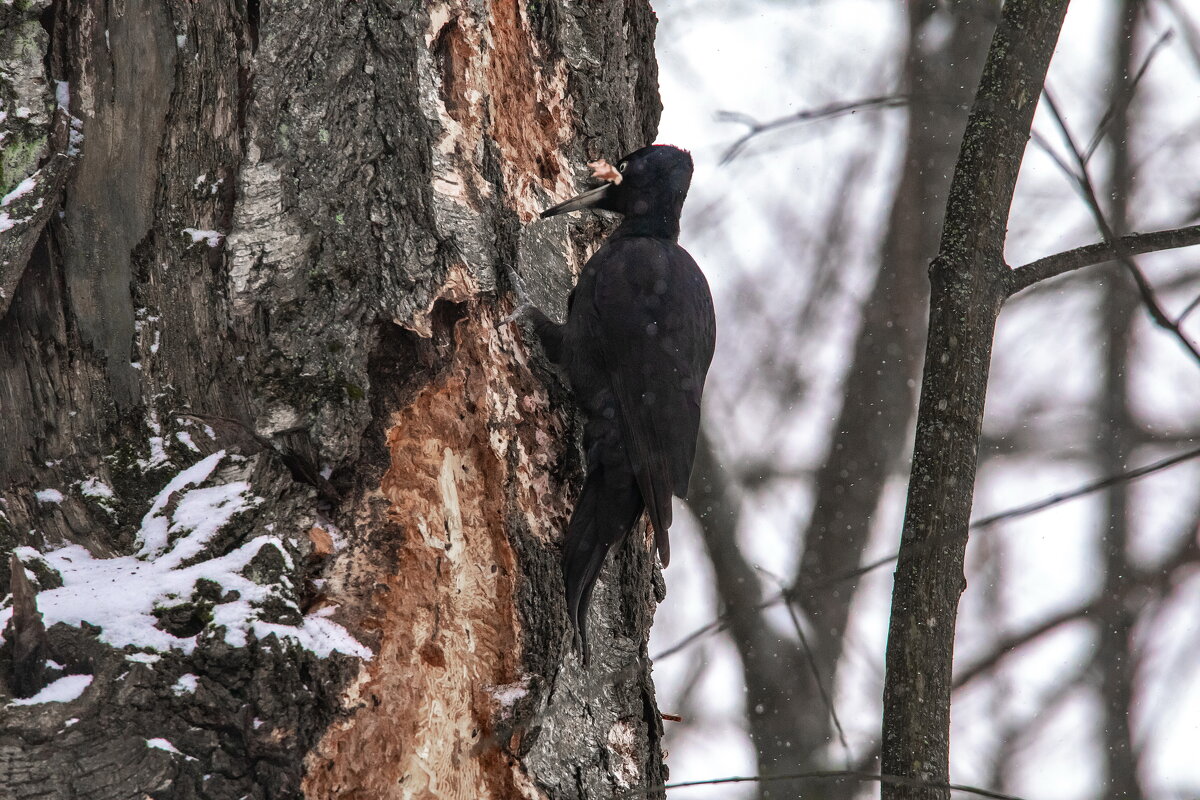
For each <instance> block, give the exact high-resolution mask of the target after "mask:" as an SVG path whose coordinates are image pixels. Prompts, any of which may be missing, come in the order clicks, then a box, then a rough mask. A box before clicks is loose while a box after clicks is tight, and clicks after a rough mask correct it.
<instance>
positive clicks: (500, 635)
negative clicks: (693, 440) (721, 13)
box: [0, 0, 665, 799]
mask: <svg viewBox="0 0 1200 800" xmlns="http://www.w3.org/2000/svg"><path fill="white" fill-rule="evenodd" d="M654 24H655V23H654V17H653V13H652V12H651V11H650V9H649V6H648V4H647V3H645V2H644V1H643V0H627V1H626V2H621V3H611V4H602V5H597V4H593V3H587V2H583V0H574V1H570V0H569V1H568V2H564V3H556V4H548V3H534V2H530V3H518V2H515V0H514V2H507V1H506V0H493V2H489V3H465V2H453V3H441V4H407V5H404V6H403V8H401V7H400V6H396V5H395V4H388V3H381V2H377V1H376V0H364V2H358V3H341V4H336V5H335V6H331V5H329V4H314V3H306V2H294V3H283V4H267V3H262V2H260V0H246V1H245V2H240V1H238V0H235V1H234V2H230V3H216V2H204V3H190V2H182V1H181V0H172V2H169V3H155V2H149V0H126V2H124V3H114V2H108V1H106V0H89V1H88V2H73V3H72V2H66V1H65V0H56V2H53V3H51V2H48V0H31V2H28V3H16V4H13V5H3V6H0V59H2V60H3V64H2V65H0V66H2V67H3V70H2V71H0V98H2V99H3V102H4V103H5V106H4V110H6V111H7V112H8V115H7V117H6V118H5V119H4V120H3V121H2V122H0V125H2V126H3V129H4V132H5V134H6V136H5V138H4V140H3V142H2V145H0V146H3V148H4V150H3V174H2V175H0V178H2V185H0V190H2V192H3V193H4V194H5V195H6V197H5V206H4V208H3V213H4V216H3V217H0V220H3V222H0V227H4V228H5V230H4V231H3V232H0V290H2V292H3V294H0V317H2V318H0V328H2V330H0V441H2V442H4V447H3V449H0V551H2V552H3V553H5V554H6V557H5V559H4V560H5V561H7V560H8V559H7V554H8V553H9V552H15V553H16V555H17V556H18V557H19V559H20V560H21V562H22V563H23V564H24V568H25V570H24V571H25V576H26V577H28V579H29V582H30V584H31V585H32V589H33V592H34V594H33V595H32V596H33V600H34V602H35V604H36V607H35V608H29V607H27V606H28V604H27V603H22V604H20V605H21V609H13V610H11V611H10V610H8V609H6V610H4V611H3V612H0V613H2V615H3V616H0V626H2V625H7V626H8V627H7V628H6V632H5V643H4V646H3V648H0V677H2V678H3V680H4V684H5V686H4V687H0V692H2V693H3V695H7V696H2V695H0V702H4V703H8V705H6V706H5V707H4V708H3V711H2V714H0V787H3V791H0V797H8V796H14V797H17V796H19V797H24V796H33V795H36V796H39V797H47V798H75V797H78V798H89V799H92V798H118V797H119V798H126V797H131V796H138V797H140V796H143V795H150V796H154V797H158V798H167V797H181V798H190V797H204V798H241V797H252V798H276V797H299V796H308V797H314V798H332V797H345V798H372V799H374V798H389V797H402V796H403V797H433V796H438V797H441V796H462V797H514V796H518V795H520V796H526V797H534V796H546V797H555V798H557V797H584V796H586V797H612V796H616V795H619V794H622V793H624V792H627V791H630V790H643V791H644V790H646V789H648V788H651V787H655V786H658V785H660V784H661V783H662V782H663V780H664V777H665V768H664V767H663V764H662V761H661V752H660V748H659V739H660V735H661V723H660V720H659V717H658V713H657V709H656V706H655V700H654V691H653V686H652V683H651V681H650V678H649V670H648V662H647V660H646V659H645V653H646V638H647V633H648V629H649V625H650V621H651V617H652V614H653V609H654V605H655V602H656V599H657V596H658V595H659V594H660V593H661V583H660V579H659V578H658V576H657V573H656V568H655V566H654V561H653V557H652V553H651V550H650V549H649V547H648V545H647V543H646V542H645V541H643V540H642V539H640V538H637V537H634V540H631V542H630V544H629V546H628V547H626V548H623V550H622V552H621V553H619V554H617V555H616V557H615V558H613V559H611V563H610V564H609V566H608V567H607V568H606V571H605V572H604V573H603V575H602V578H601V581H602V582H601V585H600V586H599V588H598V589H597V592H596V595H595V600H594V606H595V607H596V609H597V612H596V614H595V619H596V620H599V621H600V622H599V624H595V623H594V627H593V633H592V636H593V641H594V645H593V660H592V663H591V664H590V665H589V666H587V667H586V668H585V667H583V666H581V665H580V664H579V661H578V658H577V656H576V655H575V654H574V652H573V650H572V648H571V636H570V634H569V632H568V630H567V620H566V616H565V613H564V612H565V608H564V604H563V601H562V599H561V597H562V584H561V579H560V577H559V572H558V547H559V544H558V543H559V537H560V536H561V531H562V528H563V526H564V524H565V522H566V519H567V517H568V514H569V511H570V508H571V506H572V500H573V496H574V492H575V491H576V490H577V488H578V482H579V478H580V463H581V461H580V456H579V453H578V447H577V444H576V442H577V437H578V434H579V432H580V431H579V421H578V419H577V418H576V416H575V414H574V412H573V410H572V409H573V406H572V403H571V399H570V397H569V395H568V394H567V392H566V390H565V387H564V384H563V382H562V381H561V380H560V379H559V377H558V376H557V375H556V374H555V373H554V372H553V370H552V369H550V368H549V367H548V366H547V363H546V361H545V360H544V358H542V356H541V354H540V352H539V351H538V350H537V347H536V346H535V345H528V346H527V343H526V342H524V341H523V340H522V339H521V338H520V333H519V332H518V331H516V330H515V329H514V328H512V327H510V326H505V327H501V328H497V327H496V323H497V320H498V319H499V318H501V317H502V316H503V314H504V313H505V311H506V309H507V308H508V307H509V306H510V303H509V301H508V298H507V297H506V296H505V294H504V292H505V289H506V286H505V283H504V281H503V279H500V280H499V285H498V279H497V276H498V275H501V274H503V268H504V267H506V266H509V265H512V266H514V267H516V268H518V269H519V270H520V271H521V272H522V273H523V274H524V275H525V276H526V277H527V280H529V282H530V283H531V289H532V290H533V291H534V292H535V293H536V294H537V295H538V297H539V299H540V300H542V301H543V305H544V306H545V307H547V308H548V309H552V308H562V307H564V304H565V295H566V292H567V290H569V288H570V286H571V285H572V284H573V282H574V278H573V272H574V270H576V269H577V268H578V265H579V264H581V263H582V261H583V260H584V257H585V255H586V252H587V250H588V248H589V246H591V245H592V244H594V243H595V241H596V240H597V238H598V234H599V233H600V232H601V228H602V226H601V225H599V224H597V223H594V222H584V223H583V224H579V223H577V222H562V221H556V222H546V223H538V224H533V225H529V226H526V223H529V222H531V221H533V220H534V219H535V218H536V212H537V211H538V210H539V209H540V208H541V207H543V206H544V205H545V204H548V203H549V202H550V201H551V200H552V199H561V198H562V197H565V196H566V195H568V193H570V192H572V191H573V190H574V188H575V187H576V186H577V184H578V181H579V179H581V178H582V177H583V176H584V174H585V172H584V170H583V169H582V167H583V164H584V162H585V161H587V160H591V159H595V158H598V157H608V158H612V157H615V156H617V155H620V154H621V153H624V152H627V151H629V150H632V149H634V148H636V147H639V146H641V145H643V144H646V143H648V142H650V141H652V140H653V135H654V131H655V129H656V126H657V121H658V113H659V108H660V106H659V103H658V99H657V71H656V67H655V63H654V59H653V50H652V48H653V31H654ZM22 110H27V111H28V113H23V112H22ZM26 178H29V179H30V180H29V181H25V179H26ZM54 212H57V213H54ZM0 571H4V570H0ZM5 572H6V571H5ZM2 580H3V585H0V593H3V592H7V591H8V575H7V574H5V575H4V576H3V579H2ZM22 596H25V595H24V593H22ZM36 614H40V615H41V618H42V620H43V622H44V626H45V633H44V634H37V633H36V631H37V630H38V627H37V625H36V624H34V623H33V620H34V618H35V617H34V616H33V615H36ZM10 616H11V617H12V620H11V622H10V620H9V619H8V617H10ZM17 630H19V631H21V632H22V633H21V636H20V637H14V631H17ZM30 631H33V632H35V633H30ZM39 635H40V636H41V638H42V644H43V645H44V650H45V658H46V659H48V661H44V660H43V662H42V665H43V666H44V673H45V674H44V675H41V676H39V675H33V678H34V684H35V685H34V686H33V687H28V680H27V678H29V677H30V668H29V667H28V666H26V665H28V664H29V663H30V659H29V657H28V655H27V653H28V652H30V650H29V648H28V647H23V649H22V651H21V652H22V653H23V654H26V655H23V656H22V657H21V658H14V650H15V648H14V646H13V644H12V643H13V641H14V639H15V638H20V639H21V640H22V641H26V640H28V638H29V637H30V636H39ZM35 650H36V648H35ZM64 676H65V677H66V679H65V680H62V678H64ZM72 676H74V677H72ZM47 680H49V681H56V682H54V683H52V684H51V685H50V686H49V687H47V688H46V689H44V690H43V692H42V694H38V695H35V696H34V697H33V698H31V699H32V700H45V699H47V697H50V696H54V697H57V698H58V699H59V700H61V702H37V703H32V704H30V703H27V702H22V701H17V702H15V703H12V702H10V700H12V699H13V698H12V694H13V692H14V688H15V687H18V686H19V687H20V688H21V693H22V694H29V693H30V692H32V691H34V689H36V688H40V686H38V685H39V684H42V683H44V682H45V681H47ZM88 681H90V683H89V682H88ZM73 695H74V696H75V697H74V699H64V698H69V697H72V696H73Z"/></svg>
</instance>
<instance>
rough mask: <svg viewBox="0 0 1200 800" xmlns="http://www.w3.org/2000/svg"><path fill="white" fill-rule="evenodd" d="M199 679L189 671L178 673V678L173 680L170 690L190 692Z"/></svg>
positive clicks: (194, 688)
mask: <svg viewBox="0 0 1200 800" xmlns="http://www.w3.org/2000/svg"><path fill="white" fill-rule="evenodd" d="M199 681H200V679H199V678H197V677H196V676H195V675H193V674H191V673H190V672H189V673H188V674H186V675H180V676H179V680H177V681H175V685H174V686H172V687H171V691H172V692H174V693H175V694H191V693H192V692H194V691H196V686H198V685H199Z"/></svg>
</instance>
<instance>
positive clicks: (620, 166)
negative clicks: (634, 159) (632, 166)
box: [617, 161, 629, 172]
mask: <svg viewBox="0 0 1200 800" xmlns="http://www.w3.org/2000/svg"><path fill="white" fill-rule="evenodd" d="M628 163H629V162H628V161H622V162H620V163H619V164H617V172H624V171H625V165H626V164H628Z"/></svg>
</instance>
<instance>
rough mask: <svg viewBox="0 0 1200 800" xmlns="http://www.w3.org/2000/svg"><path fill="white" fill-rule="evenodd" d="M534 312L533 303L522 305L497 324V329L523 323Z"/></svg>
mask: <svg viewBox="0 0 1200 800" xmlns="http://www.w3.org/2000/svg"><path fill="white" fill-rule="evenodd" d="M532 310H533V304H532V303H521V304H520V305H518V306H517V307H516V309H514V310H513V312H512V313H511V314H509V315H508V316H507V317H505V318H504V319H502V320H500V321H499V322H497V323H496V327H497V328H499V327H501V326H502V325H512V324H513V323H514V322H521V321H522V320H524V319H525V318H526V317H528V316H529V312H530V311H532Z"/></svg>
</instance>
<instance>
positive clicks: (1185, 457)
mask: <svg viewBox="0 0 1200 800" xmlns="http://www.w3.org/2000/svg"><path fill="white" fill-rule="evenodd" d="M1198 457H1200V448H1196V449H1194V450H1187V451H1184V452H1182V453H1176V454H1175V455H1173V456H1171V457H1169V458H1164V459H1162V460H1161V461H1155V462H1154V463H1152V464H1147V465H1145V466H1142V467H1137V468H1136V469H1131V470H1126V471H1125V472H1120V473H1117V474H1116V475H1109V476H1107V477H1104V478H1101V479H1100V480H1097V481H1092V482H1091V483H1085V484H1084V485H1083V486H1080V487H1078V488H1075V489H1072V490H1070V491H1068V492H1062V493H1060V494H1055V495H1051V496H1050V497H1047V498H1045V499H1042V500H1038V501H1036V502H1033V503H1028V504H1026V505H1023V506H1017V507H1016V508H1012V509H1009V510H1008V511H1001V512H1000V513H998V514H992V515H990V516H986V517H982V518H980V519H977V520H975V521H974V522H973V523H971V527H972V528H988V527H991V526H992V525H995V524H996V523H998V522H1004V521H1006V520H1010V519H1017V518H1018V517H1025V516H1028V515H1030V514H1033V513H1035V512H1038V511H1043V510H1045V509H1047V508H1050V507H1051V506H1056V505H1059V504H1061V503H1065V502H1067V501H1068V500H1074V499H1075V498H1077V497H1083V496H1084V495H1088V494H1092V493H1093V492H1098V491H1100V490H1102V489H1107V488H1109V487H1111V486H1116V485H1118V484H1121V483H1127V482H1129V481H1133V480H1137V479H1138V478H1144V477H1145V476H1147V475H1152V474H1153V473H1155V472H1161V471H1162V470H1164V469H1167V468H1169V467H1173V466H1175V465H1176V464H1182V463H1183V462H1185V461H1191V460H1192V459H1194V458H1198Z"/></svg>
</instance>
